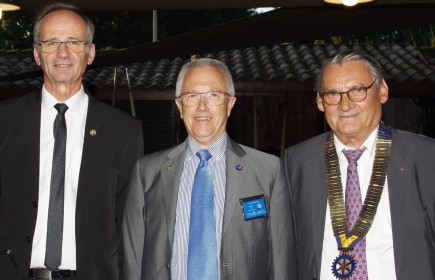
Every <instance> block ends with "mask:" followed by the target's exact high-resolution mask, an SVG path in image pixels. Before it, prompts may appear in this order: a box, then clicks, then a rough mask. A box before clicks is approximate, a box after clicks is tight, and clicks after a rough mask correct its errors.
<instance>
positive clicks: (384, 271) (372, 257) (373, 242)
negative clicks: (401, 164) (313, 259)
mask: <svg viewBox="0 0 435 280" xmlns="http://www.w3.org/2000/svg"><path fill="white" fill-rule="evenodd" d="M377 134H378V129H375V130H374V131H373V132H372V133H371V134H370V136H369V137H368V138H367V140H366V141H365V142H364V144H363V146H361V148H362V147H366V148H367V150H366V151H365V152H364V153H363V154H362V156H361V157H360V159H359V160H358V176H359V179H360V188H361V197H362V203H364V198H365V196H366V193H367V189H368V186H369V182H370V177H371V174H372V167H373V161H374V158H375V148H376V138H377ZM334 144H335V149H336V151H337V155H338V159H339V162H340V171H341V181H342V186H343V197H344V193H345V188H346V174H347V166H348V161H347V159H346V156H345V155H344V153H343V150H344V149H351V148H349V147H346V146H345V145H344V144H343V143H341V142H340V140H338V138H337V137H334ZM393 145H394V144H393ZM339 253H340V251H339V250H338V249H337V242H336V240H335V237H334V234H333V231H332V224H331V216H330V209H329V203H328V205H327V208H326V217H325V233H324V237H323V250H322V264H321V271H320V279H322V280H326V279H328V280H329V279H330V280H336V278H335V277H334V276H333V274H332V271H331V267H332V262H333V261H334V260H335V258H336V257H337V256H338V255H339ZM366 257H367V271H368V276H369V279H370V280H389V279H396V270H395V266H394V248H393V231H392V227H391V213H390V200H389V194H388V182H387V180H385V186H384V190H383V192H382V197H381V200H380V202H379V206H378V210H377V212H376V215H375V218H374V220H373V224H372V226H371V228H370V230H369V232H368V233H367V235H366Z"/></svg>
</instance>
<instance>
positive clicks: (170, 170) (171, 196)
mask: <svg viewBox="0 0 435 280" xmlns="http://www.w3.org/2000/svg"><path fill="white" fill-rule="evenodd" d="M186 144H187V141H185V142H184V143H183V144H181V145H179V146H177V147H175V148H174V150H172V151H171V152H170V153H169V154H168V156H167V159H166V160H165V161H164V163H163V166H161V167H160V174H161V178H162V182H163V186H162V189H163V200H164V202H165V211H166V223H167V229H168V239H169V244H170V246H171V252H172V242H173V239H174V228H175V214H176V209H177V198H178V188H179V185H180V178H181V173H182V171H183V165H184V159H185V157H186Z"/></svg>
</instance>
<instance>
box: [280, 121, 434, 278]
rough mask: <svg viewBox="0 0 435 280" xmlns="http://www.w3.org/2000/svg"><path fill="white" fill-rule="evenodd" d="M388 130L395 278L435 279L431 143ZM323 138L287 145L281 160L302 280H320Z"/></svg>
mask: <svg viewBox="0 0 435 280" xmlns="http://www.w3.org/2000/svg"><path fill="white" fill-rule="evenodd" d="M392 131H393V144H392V153H391V157H390V163H389V166H388V173H387V180H388V191H389V200H390V213H391V223H392V232H393V246H394V261H395V269H396V277H397V279H399V280H409V279H416V280H420V279H421V280H424V279H435V235H434V233H435V169H434V167H435V141H434V139H431V138H428V137H424V136H421V135H416V134H412V133H408V132H404V131H399V130H394V129H392ZM325 139H326V134H322V135H319V136H317V137H314V138H312V139H310V140H307V141H305V142H303V143H301V144H298V145H296V146H293V147H290V148H289V149H287V150H286V153H285V158H284V164H285V172H286V176H287V183H288V186H289V187H290V196H291V200H292V205H293V212H294V216H295V230H296V235H297V236H296V239H297V247H298V248H297V255H298V264H297V270H298V279H301V280H306V279H320V268H321V261H322V260H321V257H322V246H323V234H324V229H325V215H326V205H327V190H326V179H325V172H326V171H325V162H324V155H323V146H324V144H325ZM368 269H370V267H369V268H368ZM379 273H382V271H380V272H379ZM385 279H390V278H389V277H388V275H385Z"/></svg>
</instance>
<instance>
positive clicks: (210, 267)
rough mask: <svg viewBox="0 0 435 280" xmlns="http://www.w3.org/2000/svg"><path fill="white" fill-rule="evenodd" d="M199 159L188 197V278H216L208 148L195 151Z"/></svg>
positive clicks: (211, 182) (214, 226)
mask: <svg viewBox="0 0 435 280" xmlns="http://www.w3.org/2000/svg"><path fill="white" fill-rule="evenodd" d="M196 155H197V156H198V157H199V159H200V162H199V165H198V169H197V170H196V174H195V179H194V181H193V188H192V198H191V200H190V226H189V248H188V257H187V279H188V280H217V279H218V265H217V263H218V262H217V249H216V220H215V217H214V187H213V177H212V175H211V173H210V169H209V168H208V165H207V161H208V160H209V159H210V158H211V157H212V156H211V154H210V152H209V151H207V150H200V151H199V152H197V153H196Z"/></svg>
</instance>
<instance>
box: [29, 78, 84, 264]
mask: <svg viewBox="0 0 435 280" xmlns="http://www.w3.org/2000/svg"><path fill="white" fill-rule="evenodd" d="M88 101H89V98H88V96H87V94H86V93H85V92H84V90H83V86H82V87H81V89H80V91H79V92H77V93H76V94H74V95H73V96H72V97H71V98H69V99H68V100H66V101H65V102H64V103H65V104H66V105H67V106H68V110H67V111H66V113H65V120H66V127H67V140H66V155H65V192H64V223H63V240H62V263H61V265H60V266H59V269H71V270H75V269H76V237H75V214H76V211H75V210H76V198H77V187H78V180H79V173H80V163H81V160H82V151H83V140H84V131H85V125H86V114H87V111H88ZM57 103H59V101H58V100H57V99H56V98H55V97H54V96H53V95H51V94H50V93H49V92H47V90H46V89H45V86H44V87H43V88H42V104H41V135H40V151H39V153H40V159H39V198H38V215H37V219H36V226H35V233H34V235H33V244H32V257H31V261H30V267H31V268H37V267H45V265H44V261H45V248H46V241H47V220H48V204H49V201H50V184H51V168H52V161H53V148H54V137H53V124H54V120H55V119H56V115H57V110H56V108H54V105H56V104H57Z"/></svg>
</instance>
